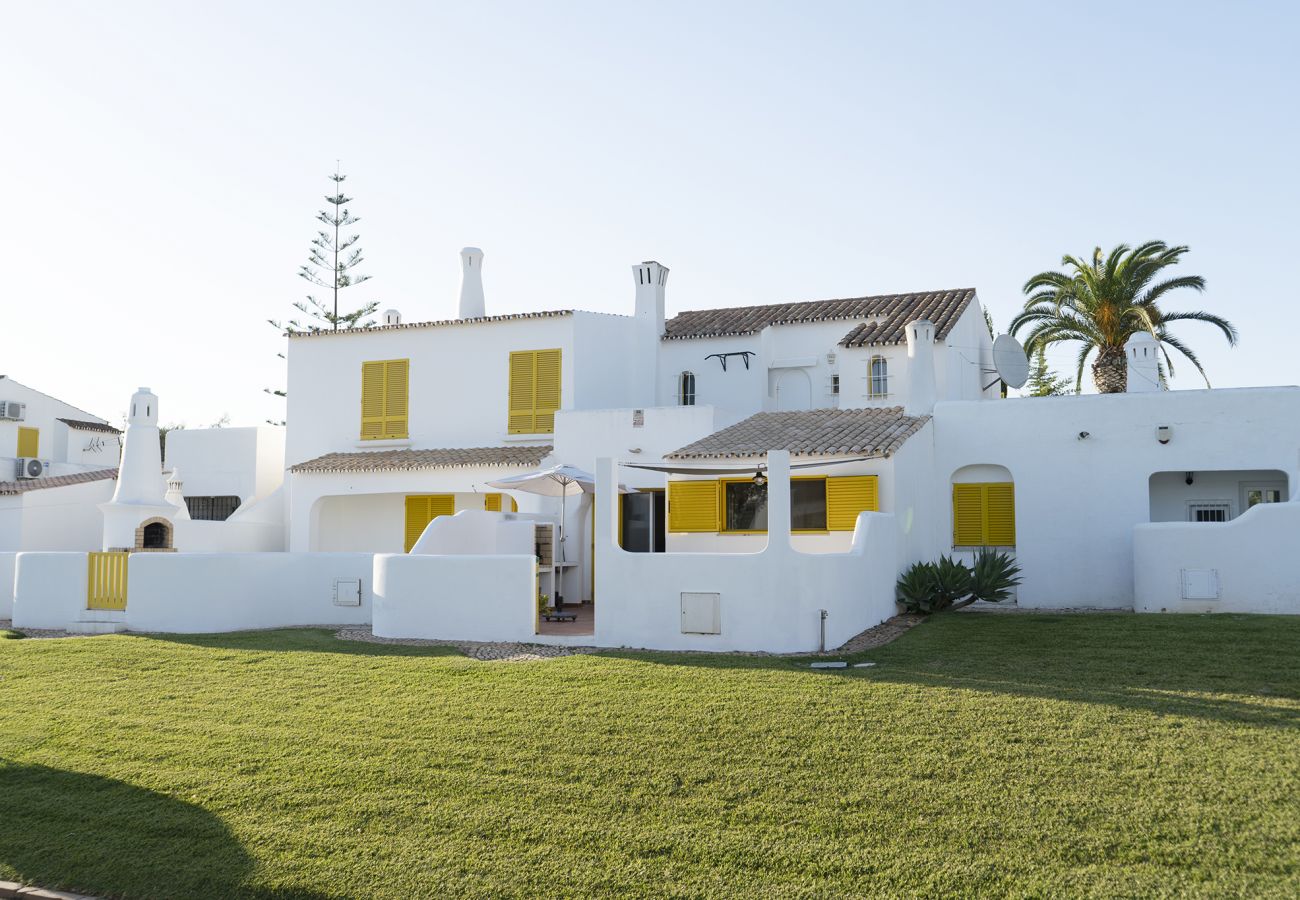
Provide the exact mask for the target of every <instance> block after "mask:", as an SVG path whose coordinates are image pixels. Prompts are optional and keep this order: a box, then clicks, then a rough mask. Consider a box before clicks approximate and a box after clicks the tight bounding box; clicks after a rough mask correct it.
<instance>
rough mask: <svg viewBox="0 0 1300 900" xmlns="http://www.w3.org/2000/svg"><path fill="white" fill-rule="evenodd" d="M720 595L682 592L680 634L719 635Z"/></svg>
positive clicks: (720, 631)
mask: <svg viewBox="0 0 1300 900" xmlns="http://www.w3.org/2000/svg"><path fill="white" fill-rule="evenodd" d="M721 633H722V595H721V594H718V593H700V592H696V591H690V592H688V591H683V592H682V634H721Z"/></svg>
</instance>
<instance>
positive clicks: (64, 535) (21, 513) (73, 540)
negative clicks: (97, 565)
mask: <svg viewBox="0 0 1300 900" xmlns="http://www.w3.org/2000/svg"><path fill="white" fill-rule="evenodd" d="M114 484H115V482H114V481H113V480H112V479H105V480H103V481H92V482H88V483H86V484H71V485H66V486H64V487H57V488H45V489H43V490H39V491H28V492H27V493H25V494H18V495H14V496H6V497H0V550H98V549H99V548H100V542H101V538H102V535H103V529H104V517H103V514H102V513H101V512H100V510H99V506H98V504H100V503H105V502H107V501H108V500H109V499H110V498H111V497H112V496H113V487H114Z"/></svg>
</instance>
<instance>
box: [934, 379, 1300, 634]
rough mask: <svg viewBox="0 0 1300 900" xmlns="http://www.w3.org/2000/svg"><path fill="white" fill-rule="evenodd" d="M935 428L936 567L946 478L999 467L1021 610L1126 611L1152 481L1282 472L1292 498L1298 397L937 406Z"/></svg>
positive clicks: (1092, 398)
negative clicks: (1162, 431) (1178, 475)
mask: <svg viewBox="0 0 1300 900" xmlns="http://www.w3.org/2000/svg"><path fill="white" fill-rule="evenodd" d="M933 425H934V440H935V458H936V464H935V471H934V478H935V483H936V485H937V486H938V489H939V498H938V499H937V501H936V507H935V512H934V515H935V516H936V520H937V521H938V522H939V525H940V527H939V542H940V543H939V544H938V545H936V546H935V548H934V551H935V555H937V554H938V553H940V552H947V551H948V550H949V549H951V534H952V507H951V501H950V497H951V487H950V483H951V478H952V475H953V473H955V472H957V470H959V469H961V468H962V467H963V466H970V465H999V466H1005V467H1006V469H1007V470H1008V471H1009V472H1010V473H1011V476H1012V479H1013V481H1014V482H1015V486H1016V534H1017V542H1016V544H1017V546H1016V557H1017V560H1018V561H1019V563H1020V565H1021V567H1022V569H1023V577H1024V583H1023V584H1022V586H1021V587H1020V590H1019V603H1020V605H1021V606H1031V607H1048V608H1051V607H1080V606H1082V607H1108V608H1120V609H1127V608H1131V607H1132V605H1133V597H1134V592H1133V527H1134V526H1135V525H1137V524H1139V523H1144V522H1147V521H1149V519H1150V515H1151V501H1150V477H1151V475H1152V474H1153V473H1155V472H1169V471H1173V472H1178V471H1189V470H1191V471H1198V472H1201V471H1207V470H1214V469H1251V470H1278V471H1281V472H1284V473H1286V475H1287V478H1288V482H1289V484H1290V485H1291V486H1292V490H1294V485H1295V484H1296V477H1297V465H1298V458H1297V450H1298V449H1300V388H1295V387H1282V388H1243V389H1218V390H1213V391H1210V390H1201V391H1167V392H1151V393H1143V394H1110V395H1083V396H1075V395H1071V396H1066V397H1041V398H1024V399H1016V400H1006V401H998V402H964V403H953V402H950V403H940V404H938V405H937V406H936V408H935V418H934V423H933ZM1160 425H1168V426H1170V427H1171V428H1172V429H1173V436H1172V440H1171V441H1170V442H1169V443H1168V444H1161V443H1159V441H1158V440H1157V439H1156V428H1157V427H1158V426H1160ZM1081 432H1087V435H1088V436H1087V437H1086V438H1082V439H1081V438H1080V437H1079V435H1080V433H1081ZM912 440H913V441H915V440H916V438H913V439H912ZM910 444H911V441H909V445H910Z"/></svg>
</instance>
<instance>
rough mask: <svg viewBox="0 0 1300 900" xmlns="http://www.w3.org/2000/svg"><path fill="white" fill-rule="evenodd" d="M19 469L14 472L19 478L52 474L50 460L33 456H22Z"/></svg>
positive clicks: (41, 476) (45, 476)
mask: <svg viewBox="0 0 1300 900" xmlns="http://www.w3.org/2000/svg"><path fill="white" fill-rule="evenodd" d="M17 469H18V471H17V472H15V473H14V474H15V475H17V476H18V477H19V478H47V477H49V474H50V461H49V460H48V459H36V458H35V457H32V456H20V457H19V458H18V466H17Z"/></svg>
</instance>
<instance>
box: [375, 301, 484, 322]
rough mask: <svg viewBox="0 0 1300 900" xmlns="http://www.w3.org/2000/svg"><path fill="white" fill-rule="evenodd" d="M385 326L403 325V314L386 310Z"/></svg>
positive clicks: (393, 310)
mask: <svg viewBox="0 0 1300 900" xmlns="http://www.w3.org/2000/svg"><path fill="white" fill-rule="evenodd" d="M461 302H462V303H464V302H465V301H463V300H462V301H461ZM384 324H385V325H401V324H402V314H401V313H400V312H398V311H397V310H395V309H386V310H384Z"/></svg>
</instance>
